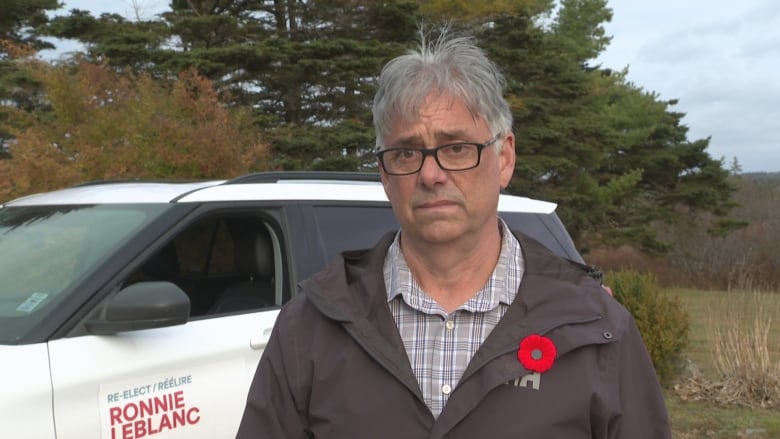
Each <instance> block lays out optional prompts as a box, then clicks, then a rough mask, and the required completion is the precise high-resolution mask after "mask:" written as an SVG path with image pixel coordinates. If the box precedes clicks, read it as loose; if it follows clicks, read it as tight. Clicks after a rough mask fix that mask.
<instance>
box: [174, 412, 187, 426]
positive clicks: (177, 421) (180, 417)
mask: <svg viewBox="0 0 780 439" xmlns="http://www.w3.org/2000/svg"><path fill="white" fill-rule="evenodd" d="M171 414H172V415H173V428H176V427H178V426H180V425H187V418H186V416H185V415H184V410H179V411H178V412H173V413H171Z"/></svg>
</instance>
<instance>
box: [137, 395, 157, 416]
mask: <svg viewBox="0 0 780 439" xmlns="http://www.w3.org/2000/svg"><path fill="white" fill-rule="evenodd" d="M138 407H139V408H140V410H139V411H140V412H141V414H140V416H141V417H142V418H145V417H147V416H152V415H153V414H154V405H153V404H152V400H151V399H146V400H143V401H138Z"/></svg>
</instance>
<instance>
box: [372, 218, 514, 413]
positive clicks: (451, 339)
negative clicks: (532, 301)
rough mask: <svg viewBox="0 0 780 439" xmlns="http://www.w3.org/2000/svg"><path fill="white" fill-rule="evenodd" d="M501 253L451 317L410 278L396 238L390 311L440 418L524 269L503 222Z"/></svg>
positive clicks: (387, 271)
mask: <svg viewBox="0 0 780 439" xmlns="http://www.w3.org/2000/svg"><path fill="white" fill-rule="evenodd" d="M499 223H500V224H499V229H500V230H501V235H502V244H501V253H500V255H499V257H498V262H497V263H496V267H495V268H494V269H493V273H492V274H491V276H490V278H489V279H488V281H487V283H486V284H485V286H483V287H482V289H480V290H479V291H478V292H477V293H476V294H475V295H474V296H473V297H471V299H469V300H468V301H467V302H466V303H464V304H463V305H461V306H460V307H459V308H458V309H456V310H455V311H453V312H452V313H450V314H447V312H446V311H444V309H443V308H442V307H441V306H439V304H438V303H436V301H434V300H433V299H431V298H430V297H429V296H428V294H426V293H425V291H423V290H422V289H420V286H419V285H418V284H417V281H416V280H415V279H414V276H412V273H411V271H410V270H409V267H408V266H407V265H406V260H405V259H404V256H403V253H402V252H401V251H400V241H399V237H400V232H398V233H397V234H396V236H395V240H394V241H393V243H392V245H391V246H390V248H389V249H388V250H387V257H386V258H385V264H384V277H385V287H386V288H387V302H388V305H389V307H390V312H391V313H392V315H393V318H394V319H395V322H396V325H397V326H398V331H399V332H400V334H401V339H402V340H403V343H404V347H405V348H406V353H407V354H408V355H409V362H410V363H411V365H412V370H413V371H414V375H415V376H416V377H417V382H418V383H419V385H420V390H422V394H423V397H424V399H425V404H426V405H427V406H428V408H430V410H431V412H432V413H433V416H434V417H438V416H439V414H440V413H441V411H442V409H444V405H445V404H446V403H447V399H448V398H449V395H450V394H451V393H452V391H453V390H454V389H455V387H456V386H457V384H458V381H460V378H461V376H462V375H463V372H464V371H465V370H466V367H467V366H468V364H469V362H470V361H471V358H472V357H473V356H474V354H475V353H476V352H477V349H479V347H480V346H481V345H482V342H484V341H485V339H486V338H487V336H488V334H490V331H492V330H493V328H494V327H495V326H496V324H497V323H498V321H499V320H501V317H503V316H504V313H506V310H507V309H508V308H509V305H510V304H511V303H512V301H513V300H514V298H515V295H516V294H517V289H518V288H519V286H520V280H521V279H522V276H523V271H524V268H523V267H524V264H523V254H522V252H521V250H520V243H519V242H518V241H517V239H516V238H515V237H514V235H512V233H511V231H510V230H509V228H508V227H507V225H506V224H505V223H504V221H503V220H500V219H499Z"/></svg>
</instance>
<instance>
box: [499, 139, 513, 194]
mask: <svg viewBox="0 0 780 439" xmlns="http://www.w3.org/2000/svg"><path fill="white" fill-rule="evenodd" d="M499 142H502V143H501V149H500V150H499V152H498V167H499V168H498V172H499V176H500V182H501V189H505V188H506V187H507V186H509V182H511V181H512V175H513V174H514V172H515V157H516V155H515V134H514V133H513V132H511V131H510V132H509V133H508V134H507V135H506V136H504V137H503V139H500V140H499Z"/></svg>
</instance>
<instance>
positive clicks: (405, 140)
mask: <svg viewBox="0 0 780 439" xmlns="http://www.w3.org/2000/svg"><path fill="white" fill-rule="evenodd" d="M435 137H436V145H432V146H437V145H444V144H446V143H449V142H453V141H461V142H465V141H467V139H468V137H469V136H468V135H467V134H466V132H465V131H462V130H455V131H437V132H436V134H435ZM424 143H425V141H424V140H423V138H422V136H420V135H418V134H414V135H411V136H408V137H402V138H400V139H398V140H396V141H395V142H393V144H394V145H396V146H398V147H407V146H413V145H419V146H422V145H423V144H424Z"/></svg>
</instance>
